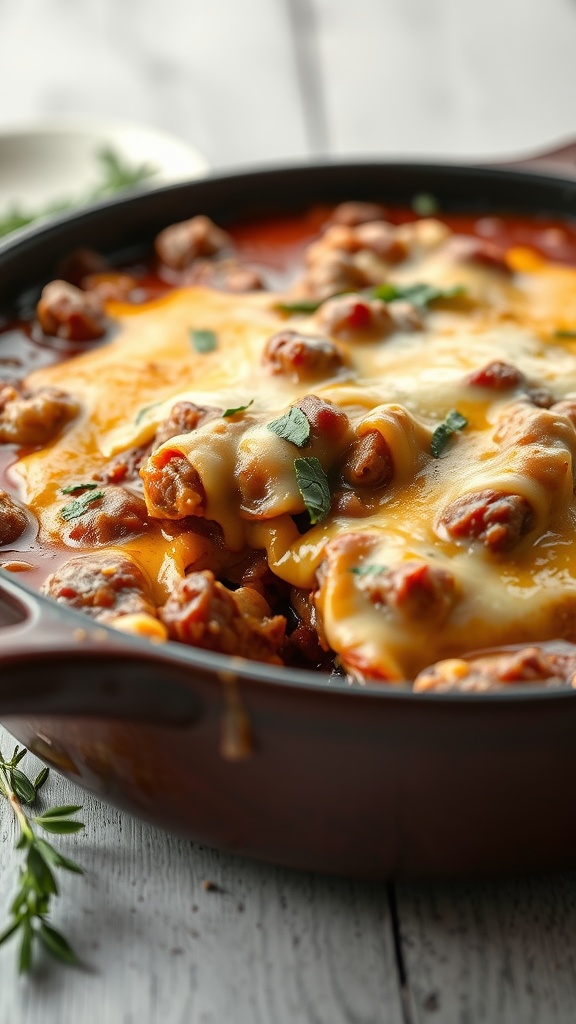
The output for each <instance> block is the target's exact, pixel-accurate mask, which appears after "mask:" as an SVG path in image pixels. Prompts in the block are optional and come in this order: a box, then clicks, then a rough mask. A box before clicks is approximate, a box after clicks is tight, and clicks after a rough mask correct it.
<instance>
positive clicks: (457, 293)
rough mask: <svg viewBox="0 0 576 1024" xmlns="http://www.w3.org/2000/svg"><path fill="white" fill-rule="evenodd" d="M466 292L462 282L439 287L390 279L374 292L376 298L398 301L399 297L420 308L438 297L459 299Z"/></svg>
mask: <svg viewBox="0 0 576 1024" xmlns="http://www.w3.org/2000/svg"><path fill="white" fill-rule="evenodd" d="M465 294H466V289H465V288H464V287H463V285H460V284H457V285H453V286H452V287H451V288H437V287H436V286H435V285H432V284H423V283H420V284H392V283H391V282H390V281H385V282H384V284H380V285H378V287H377V288H374V289H373V292H372V295H373V296H374V298H376V299H382V300H383V301H384V302H396V300H398V299H404V300H405V301H406V302H411V303H412V305H413V306H416V307H417V308H418V309H426V307H427V306H429V305H430V303H431V302H436V301H437V300H438V299H457V298H461V297H462V296H464V295H465Z"/></svg>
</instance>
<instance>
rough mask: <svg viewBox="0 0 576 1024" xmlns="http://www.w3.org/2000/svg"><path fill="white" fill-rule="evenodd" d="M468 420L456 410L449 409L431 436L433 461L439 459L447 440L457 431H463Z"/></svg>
mask: <svg viewBox="0 0 576 1024" xmlns="http://www.w3.org/2000/svg"><path fill="white" fill-rule="evenodd" d="M467 426H468V420H467V419H466V417H465V416H463V415H462V413H461V412H458V411H457V409H451V410H450V412H449V413H448V415H447V416H446V419H445V420H444V422H443V423H440V424H439V425H438V426H437V427H436V430H435V431H434V433H433V434H432V442H431V445H430V447H431V449H432V455H433V456H434V458H435V459H439V458H440V456H441V454H442V452H443V451H444V448H445V447H446V444H447V443H448V440H449V439H450V437H452V434H455V433H456V431H457V430H464V427H467Z"/></svg>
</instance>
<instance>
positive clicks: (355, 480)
mask: <svg viewBox="0 0 576 1024" xmlns="http://www.w3.org/2000/svg"><path fill="white" fill-rule="evenodd" d="M341 472H342V477H343V479H344V481H345V483H347V484H348V485H349V486H350V487H353V488H355V487H370V488H378V489H379V488H382V487H386V486H387V485H388V484H389V483H390V481H391V480H392V477H393V475H394V461H393V458H392V452H391V451H390V446H389V445H388V442H387V441H386V440H385V439H384V438H383V437H382V434H381V433H380V431H379V430H369V431H368V432H367V433H366V434H363V435H362V436H361V437H357V438H356V440H355V441H353V442H352V444H351V445H350V448H349V449H348V451H347V452H346V455H345V458H344V461H343V463H342V470H341Z"/></svg>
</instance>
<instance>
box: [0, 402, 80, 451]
mask: <svg viewBox="0 0 576 1024" xmlns="http://www.w3.org/2000/svg"><path fill="white" fill-rule="evenodd" d="M7 390H8V391H9V392H10V393H9V395H8V397H7V398H6V400H5V394H6V391H7ZM79 411H80V407H79V405H78V402H76V400H75V399H74V398H72V397H71V395H67V394H66V393H65V392H64V391H59V390H58V389H57V388H41V389H40V390H38V391H31V392H23V393H19V392H17V391H16V390H15V389H13V388H8V389H6V388H4V389H2V391H1V392H0V443H3V444H16V445H19V446H21V447H25V448H32V447H36V446H37V445H45V444H48V443H49V442H50V441H53V440H54V438H55V437H57V435H58V434H59V433H60V432H61V430H62V428H63V427H64V426H65V425H66V424H67V423H68V422H69V421H70V420H72V419H74V417H75V416H77V415H78V412H79Z"/></svg>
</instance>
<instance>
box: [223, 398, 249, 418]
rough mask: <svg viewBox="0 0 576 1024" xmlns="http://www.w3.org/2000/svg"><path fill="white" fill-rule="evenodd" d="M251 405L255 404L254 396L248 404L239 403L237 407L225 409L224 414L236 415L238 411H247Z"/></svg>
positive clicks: (226, 415)
mask: <svg viewBox="0 0 576 1024" xmlns="http://www.w3.org/2000/svg"><path fill="white" fill-rule="evenodd" d="M251 405H254V399H253V398H251V399H250V401H249V402H247V404H246V405H237V406H236V408H235V409H225V410H224V412H223V413H222V415H223V416H224V417H228V416H235V415H236V413H237V412H246V409H249V408H250V406H251Z"/></svg>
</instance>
